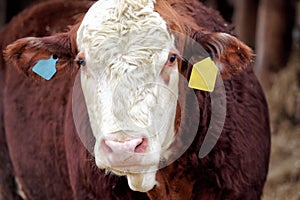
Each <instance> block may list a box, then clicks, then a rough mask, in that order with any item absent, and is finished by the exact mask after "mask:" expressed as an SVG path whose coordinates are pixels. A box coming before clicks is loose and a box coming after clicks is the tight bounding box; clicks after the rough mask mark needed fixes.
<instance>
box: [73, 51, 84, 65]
mask: <svg viewBox="0 0 300 200" xmlns="http://www.w3.org/2000/svg"><path fill="white" fill-rule="evenodd" d="M75 60H76V61H77V63H78V64H79V65H81V66H83V67H85V66H86V61H85V56H84V54H83V53H79V54H78V55H77V57H76V59H75Z"/></svg>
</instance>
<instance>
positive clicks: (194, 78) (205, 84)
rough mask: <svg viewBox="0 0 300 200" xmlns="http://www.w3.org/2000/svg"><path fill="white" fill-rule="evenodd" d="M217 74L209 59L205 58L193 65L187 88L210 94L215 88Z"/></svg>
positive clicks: (215, 67) (216, 69)
mask: <svg viewBox="0 0 300 200" xmlns="http://www.w3.org/2000/svg"><path fill="white" fill-rule="evenodd" d="M217 74H218V68H217V66H216V65H215V63H214V62H213V61H212V60H211V58H210V57H207V58H205V59H203V60H201V61H199V62H197V63H196V64H194V65H193V69H192V73H191V77H190V81H189V87H190V88H193V89H197V90H203V91H208V92H212V91H214V88H215V83H216V79H217Z"/></svg>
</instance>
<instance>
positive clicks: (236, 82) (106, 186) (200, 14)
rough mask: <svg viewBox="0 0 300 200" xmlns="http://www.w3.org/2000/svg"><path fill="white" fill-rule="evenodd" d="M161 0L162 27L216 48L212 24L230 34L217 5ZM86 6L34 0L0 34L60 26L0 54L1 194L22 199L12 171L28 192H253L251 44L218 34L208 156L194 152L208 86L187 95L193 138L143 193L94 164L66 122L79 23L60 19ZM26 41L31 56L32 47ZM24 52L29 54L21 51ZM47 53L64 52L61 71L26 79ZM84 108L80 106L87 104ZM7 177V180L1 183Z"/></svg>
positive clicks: (99, 195)
mask: <svg viewBox="0 0 300 200" xmlns="http://www.w3.org/2000/svg"><path fill="white" fill-rule="evenodd" d="M167 2H168V3H169V4H170V5H171V6H172V7H173V8H174V9H175V10H176V11H177V12H178V13H179V15H178V14H174V15H172V13H171V12H169V11H170V10H168V9H170V5H169V4H167V3H166V2H164V1H158V4H157V6H156V10H157V11H158V12H160V13H161V15H162V17H163V18H165V20H166V21H167V22H168V26H169V27H170V28H173V29H175V30H177V31H180V29H185V28H186V27H189V28H188V30H189V31H186V33H188V34H190V36H191V37H193V38H194V39H195V40H196V41H198V42H199V43H201V44H202V45H203V46H204V47H206V48H207V50H211V51H213V50H214V48H211V46H210V45H209V44H212V43H211V42H210V39H211V38H212V37H213V36H214V32H226V33H230V34H233V29H232V27H231V26H229V25H228V24H227V23H225V22H224V20H223V19H222V18H221V17H220V16H219V15H218V14H217V13H216V12H215V11H213V10H210V9H207V8H205V7H203V6H202V4H200V3H198V2H197V1H187V0H186V1H175V0H173V1H172V0H169V1H167ZM90 4H91V3H90V2H88V1H80V2H72V3H63V1H55V2H51V1H50V2H49V3H47V2H45V3H41V4H39V5H38V6H35V7H33V8H31V9H28V10H26V11H24V12H23V13H21V14H20V15H19V16H18V17H16V18H14V19H13V20H12V21H11V22H10V24H8V26H7V27H6V28H5V29H4V31H3V32H2V33H1V47H2V49H3V48H5V47H6V46H7V45H8V44H10V43H12V42H14V41H15V40H16V39H19V38H22V37H27V36H37V37H41V36H47V35H53V34H54V33H59V32H66V33H64V34H61V35H59V37H55V38H54V37H50V38H44V39H42V40H38V41H39V42H38V43H35V41H36V40H35V39H33V40H32V41H33V42H32V44H31V45H32V46H24V43H23V42H24V41H20V42H17V43H15V45H14V46H11V47H10V48H9V49H8V50H7V52H6V54H7V55H6V56H7V60H8V62H7V63H6V64H5V63H4V60H3V57H0V58H1V67H0V70H1V71H0V72H1V73H0V76H1V79H0V81H1V82H0V84H1V85H0V86H1V87H0V89H1V90H0V97H2V96H3V102H1V101H2V98H0V103H1V107H0V111H1V112H0V120H1V121H0V128H1V129H0V136H1V137H0V144H1V146H0V148H1V154H0V156H1V157H0V158H1V161H2V160H5V161H6V162H5V163H7V165H3V164H2V163H1V165H0V175H1V176H0V184H1V185H0V188H1V190H0V191H1V192H0V195H2V197H3V199H17V198H20V197H19V196H18V194H17V192H16V190H17V186H16V184H15V180H14V177H17V179H18V181H19V183H20V185H21V186H22V189H23V191H24V193H25V195H26V197H27V198H28V199H147V198H148V197H149V198H151V199H178V200H179V199H249V200H250V199H251V200H252V199H260V197H261V194H262V189H263V185H264V182H265V179H266V175H267V171H268V162H269V148H270V138H269V137H270V132H269V123H268V110H267V105H266V102H265V99H264V95H263V92H262V90H261V88H260V85H259V83H258V81H257V79H256V77H255V75H254V74H253V72H252V69H251V67H250V57H251V52H250V50H249V49H247V48H246V47H245V46H244V45H243V44H242V43H239V42H236V41H235V42H232V41H227V42H225V44H224V46H225V48H224V49H225V51H224V54H222V55H219V56H218V55H216V54H214V52H211V53H212V54H213V55H215V57H216V58H217V59H219V61H220V62H222V63H223V65H224V66H225V69H224V71H223V74H222V75H223V77H224V78H226V80H225V87H226V92H227V115H226V121H225V125H224V128H223V131H222V134H221V137H220V139H219V140H218V143H217V144H216V146H215V147H214V149H213V150H212V151H211V152H210V153H209V154H208V155H207V156H206V157H204V158H202V159H199V158H198V153H199V149H200V146H201V144H202V142H203V139H204V137H205V133H206V131H207V129H208V124H209V120H210V117H211V113H210V97H209V94H208V93H206V92H201V91H195V93H196V96H197V98H198V105H193V104H189V102H188V101H186V105H184V106H182V113H181V115H183V116H184V122H181V123H185V124H186V125H187V126H186V127H188V126H189V124H192V123H193V122H196V123H197V122H198V119H193V116H185V113H187V112H186V110H193V108H195V106H199V108H200V112H201V113H200V123H199V126H198V132H197V136H196V137H195V139H194V141H193V143H192V145H191V146H190V147H189V149H188V150H187V151H186V152H185V153H184V154H183V156H182V157H180V158H179V159H178V160H177V161H175V162H174V163H172V164H171V165H169V166H167V167H165V168H163V169H160V170H159V171H158V172H157V181H158V182H159V183H160V185H159V186H156V187H155V188H154V189H153V190H151V191H150V192H148V193H147V194H146V193H139V192H133V191H132V190H130V189H129V187H128V184H127V181H126V178H125V177H118V176H115V175H112V174H109V175H105V173H104V171H101V170H99V169H97V167H96V166H95V163H94V159H93V157H92V156H91V155H90V153H89V152H88V151H87V150H86V149H85V147H84V146H83V144H82V143H81V141H80V139H79V137H78V135H77V134H76V129H75V126H74V121H73V116H72V87H73V84H74V80H75V76H76V72H77V71H78V68H79V66H78V65H77V63H76V62H74V58H75V56H76V54H77V53H78V52H77V49H76V46H74V44H75V42H74V41H75V40H74V33H75V32H76V30H77V29H76V27H77V26H74V27H73V28H71V30H70V31H69V32H67V31H68V29H67V27H68V25H73V24H75V23H76V21H78V20H79V19H80V18H81V15H82V14H84V12H86V10H87V9H88V7H89V6H90ZM58 8H60V9H61V10H60V9H58ZM164 11H165V12H164ZM173 12H174V11H173ZM176 17H179V18H180V20H179V22H178V20H176V19H175V18H176ZM29 22H30V23H29ZM177 22H178V23H177ZM24 24H28V25H24ZM185 30H187V29H185ZM202 31H203V32H202ZM202 33H208V34H202ZM70 35H71V36H70ZM57 38H59V39H57ZM27 41H28V40H27ZM53 41H55V42H53ZM52 44H55V45H56V46H53V45H52ZM22 45H23V46H22ZM26 45H28V43H27V44H26ZM39 45H40V46H39ZM45 45H46V47H45ZM59 45H60V46H59ZM33 46H34V48H35V49H38V50H39V52H40V53H39V54H30V49H31V48H33ZM237 47H238V48H237ZM240 47H241V48H240ZM66 49H69V51H67V50H66ZM65 50H66V51H65ZM238 51H240V52H238ZM24 52H26V53H28V54H26V55H30V58H27V57H22V56H21V54H24ZM237 52H238V53H237ZM49 53H50V54H49ZM54 53H55V54H57V55H58V56H59V57H62V58H61V59H60V61H59V62H60V63H58V70H59V72H60V73H58V74H57V75H55V77H54V78H53V79H52V80H51V81H49V82H45V81H32V80H31V79H29V78H28V77H26V76H29V77H33V78H36V75H33V74H32V72H31V68H32V65H33V63H35V62H36V61H37V60H38V59H41V58H43V57H45V55H46V56H47V55H48V54H49V55H51V54H54ZM24 55H25V54H24ZM23 58H24V59H23ZM17 68H19V70H17ZM242 69H243V70H242ZM190 70H191V66H190V65H189V64H188V63H184V62H183V63H182V66H181V73H182V74H183V75H184V76H185V77H186V78H187V79H188V78H189V75H190ZM20 72H22V73H23V74H22V73H20ZM24 74H25V75H26V76H24ZM3 80H5V81H3ZM80 98H83V97H82V95H80V94H79V96H78V97H76V98H75V99H80ZM82 113H83V115H84V114H86V110H85V108H83V111H82ZM185 134H188V131H185ZM179 137H181V138H182V139H183V138H185V137H187V135H184V134H182V135H179ZM2 144H3V145H2ZM6 144H7V146H6ZM7 180H8V181H9V183H10V185H6V184H5V182H6V181H7ZM0 197H1V196H0Z"/></svg>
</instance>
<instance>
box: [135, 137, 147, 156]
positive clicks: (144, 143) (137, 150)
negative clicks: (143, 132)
mask: <svg viewBox="0 0 300 200" xmlns="http://www.w3.org/2000/svg"><path fill="white" fill-rule="evenodd" d="M147 146H148V142H147V140H146V139H145V138H143V139H142V141H141V142H140V143H139V144H138V145H137V146H136V147H135V149H134V153H144V152H145V151H146V149H147Z"/></svg>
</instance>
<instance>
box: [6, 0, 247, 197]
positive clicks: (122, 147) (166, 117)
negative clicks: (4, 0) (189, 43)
mask: <svg viewBox="0 0 300 200" xmlns="http://www.w3.org/2000/svg"><path fill="white" fill-rule="evenodd" d="M154 2H155V1H153V0H114V1H111V0H103V1H98V2H96V3H95V4H94V5H93V6H92V7H91V9H90V10H89V11H88V12H87V13H86V15H85V17H84V19H83V20H82V22H81V23H79V24H78V25H76V26H74V27H73V28H72V29H71V30H70V31H69V32H68V33H61V34H57V35H54V36H50V37H44V38H25V39H21V40H19V41H17V42H15V43H14V44H12V45H10V46H9V47H8V49H7V51H6V60H7V61H8V62H10V63H12V64H14V65H16V66H18V68H19V69H21V71H23V72H25V74H26V75H28V76H30V77H35V78H37V75H36V74H34V73H33V72H32V68H33V66H34V65H35V64H36V62H37V61H38V60H40V59H48V58H49V57H50V56H51V55H54V54H55V55H57V56H58V58H59V60H58V62H57V64H56V68H57V70H58V73H57V75H56V76H55V77H54V78H53V79H52V80H51V81H55V78H59V74H60V71H61V69H62V68H64V69H71V68H72V66H74V65H76V64H75V62H74V60H75V61H76V62H78V63H80V65H81V75H80V78H81V85H82V90H83V94H84V97H85V102H86V106H87V109H88V115H89V120H90V124H91V128H92V132H93V135H94V137H95V139H96V143H95V146H94V155H95V162H96V165H97V166H98V167H99V168H101V169H107V170H109V171H112V172H114V173H115V174H117V175H126V176H127V178H128V183H129V186H130V188H131V189H133V190H137V191H142V192H145V191H149V190H150V189H152V188H153V186H154V185H155V184H156V179H155V176H156V171H157V170H158V166H159V162H160V160H161V159H162V158H164V157H165V156H166V155H167V154H164V153H165V151H166V150H167V149H168V148H169V147H170V145H171V144H172V142H173V141H174V137H175V134H176V133H175V132H176V130H177V128H176V127H175V126H176V123H175V121H176V112H177V111H178V110H177V109H178V107H179V106H178V105H177V104H178V103H177V100H178V83H179V74H180V73H179V72H180V71H181V66H180V65H181V55H180V53H179V52H181V51H180V50H182V49H183V46H176V45H178V44H181V43H180V42H177V43H176V44H175V39H174V35H173V34H172V32H171V31H170V30H171V29H177V30H176V31H179V32H185V33H186V34H189V35H192V36H193V37H194V38H195V40H197V42H199V43H201V44H202V45H203V46H204V47H205V48H206V49H207V50H208V51H210V52H211V53H212V55H213V58H214V59H215V62H216V63H217V64H218V66H219V69H220V71H221V72H222V73H223V75H224V76H228V75H229V74H231V73H233V72H235V71H238V70H239V69H240V68H241V67H244V66H246V65H247V64H248V63H249V59H250V56H251V51H250V50H249V49H248V48H247V47H246V46H245V45H243V44H242V43H241V42H240V41H238V40H237V39H236V38H234V37H232V36H230V35H228V34H222V33H211V32H208V31H205V32H201V31H202V29H201V28H200V27H198V28H197V25H196V24H193V26H191V27H189V28H188V29H185V28H184V27H185V25H183V24H184V23H185V22H184V21H182V26H181V25H180V23H177V22H176V20H178V19H179V16H175V17H174V19H167V18H166V17H162V15H163V12H166V13H168V12H169V11H171V13H170V16H172V15H171V14H173V15H174V13H175V12H174V10H172V8H171V6H169V5H168V4H167V3H166V2H165V1H162V0H161V1H158V2H157V4H160V6H159V9H160V12H157V11H156V9H154V7H157V4H156V5H155V6H154ZM161 5H165V6H161ZM162 8H163V9H169V10H163V9H162ZM159 13H161V14H159ZM164 15H165V16H166V14H164ZM170 20H171V22H170ZM172 20H173V21H172ZM188 30H189V31H190V32H189V31H188ZM73 69H74V67H73Z"/></svg>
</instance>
